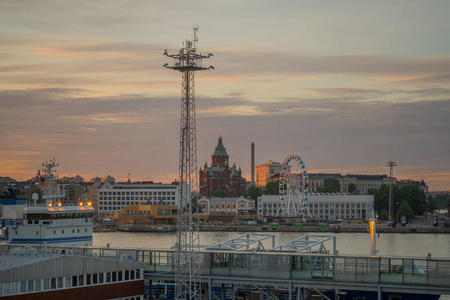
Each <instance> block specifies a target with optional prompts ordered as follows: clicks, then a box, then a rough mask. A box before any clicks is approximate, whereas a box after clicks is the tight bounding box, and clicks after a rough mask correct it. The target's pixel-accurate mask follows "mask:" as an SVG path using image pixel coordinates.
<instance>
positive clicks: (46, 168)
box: [7, 159, 95, 246]
mask: <svg viewBox="0 0 450 300" xmlns="http://www.w3.org/2000/svg"><path fill="white" fill-rule="evenodd" d="M58 166H59V165H58V164H57V163H56V162H55V159H53V160H50V162H49V163H48V162H45V161H44V162H43V163H42V167H41V168H40V170H39V171H38V176H39V178H40V182H39V185H40V186H41V189H42V193H43V195H42V201H41V203H37V202H38V199H39V196H38V194H33V195H32V199H33V201H34V202H33V203H31V204H28V205H27V207H26V208H25V209H24V211H23V219H22V220H11V221H10V222H9V224H8V225H9V226H8V228H7V231H8V240H9V243H10V244H34V245H40V246H43V245H62V246H92V226H93V222H94V219H93V217H94V212H95V210H94V208H93V207H92V203H91V202H84V203H83V202H81V201H80V202H78V203H70V204H69V203H63V201H62V200H64V198H65V189H64V185H63V184H61V180H60V179H58V176H57V175H56V167H58ZM41 170H42V171H43V175H41V172H40V171H41Z"/></svg>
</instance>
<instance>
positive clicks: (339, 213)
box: [258, 193, 374, 222]
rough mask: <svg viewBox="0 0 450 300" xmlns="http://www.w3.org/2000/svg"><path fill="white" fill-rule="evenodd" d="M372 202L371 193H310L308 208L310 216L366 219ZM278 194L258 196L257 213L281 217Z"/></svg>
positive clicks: (334, 219) (335, 219)
mask: <svg viewBox="0 0 450 300" xmlns="http://www.w3.org/2000/svg"><path fill="white" fill-rule="evenodd" d="M373 204H374V197H373V196H372V195H347V194H334V195H331V194H330V195H326V194H314V193H312V194H310V195H309V196H308V203H307V205H308V209H309V212H310V213H311V216H312V217H317V218H319V219H322V220H329V221H338V220H344V219H363V220H364V221H366V222H367V221H368V220H369V218H370V212H371V211H372V208H373ZM280 205H281V201H280V196H279V195H262V196H261V197H259V198H258V214H259V215H261V216H262V217H263V218H265V217H282V215H281V212H280Z"/></svg>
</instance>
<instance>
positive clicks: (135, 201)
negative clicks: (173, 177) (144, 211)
mask: <svg viewBox="0 0 450 300" xmlns="http://www.w3.org/2000/svg"><path fill="white" fill-rule="evenodd" d="M179 202H180V185H179V183H178V182H173V183H172V184H162V183H154V182H153V181H149V182H135V183H115V184H111V183H104V184H103V185H101V186H100V187H99V189H98V213H99V215H102V214H111V213H113V212H115V211H116V212H120V211H122V209H123V208H124V207H125V206H126V205H139V204H144V203H145V204H159V205H176V206H178V205H179Z"/></svg>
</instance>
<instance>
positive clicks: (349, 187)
mask: <svg viewBox="0 0 450 300" xmlns="http://www.w3.org/2000/svg"><path fill="white" fill-rule="evenodd" d="M347 191H348V192H349V193H350V194H351V193H353V192H354V191H356V184H354V183H350V184H349V185H348V186H347Z"/></svg>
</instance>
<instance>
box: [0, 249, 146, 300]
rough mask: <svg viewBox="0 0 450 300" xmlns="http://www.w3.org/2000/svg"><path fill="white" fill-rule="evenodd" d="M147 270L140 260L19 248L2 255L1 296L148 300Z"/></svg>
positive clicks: (44, 299) (41, 299) (32, 299)
mask: <svg viewBox="0 0 450 300" xmlns="http://www.w3.org/2000/svg"><path fill="white" fill-rule="evenodd" d="M33 250H34V251H33ZM65 251H67V252H70V251H71V250H69V249H68V250H65ZM143 268H144V264H143V263H139V262H136V261H121V260H118V259H107V258H99V257H86V256H73V255H61V254H41V253H38V252H37V249H36V248H31V249H30V248H29V249H24V248H15V249H13V251H12V252H10V253H1V254H0V295H1V296H0V297H1V298H2V299H21V300H28V299H30V300H48V299H68V300H71V299H73V300H78V299H133V300H138V299H139V300H140V299H144V269H143Z"/></svg>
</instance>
